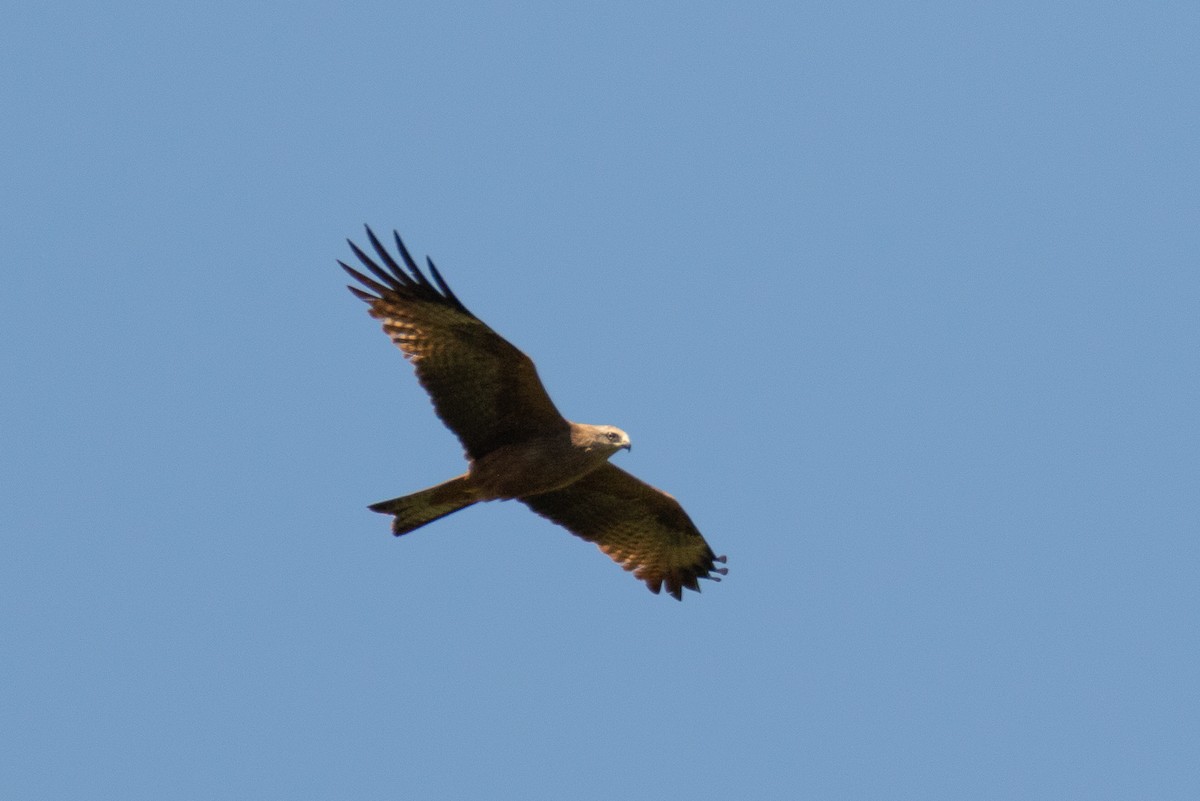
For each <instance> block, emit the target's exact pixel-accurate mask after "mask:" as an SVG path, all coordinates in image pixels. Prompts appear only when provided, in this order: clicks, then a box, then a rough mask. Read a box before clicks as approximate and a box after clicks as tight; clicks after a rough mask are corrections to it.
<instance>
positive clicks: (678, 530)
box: [521, 463, 728, 600]
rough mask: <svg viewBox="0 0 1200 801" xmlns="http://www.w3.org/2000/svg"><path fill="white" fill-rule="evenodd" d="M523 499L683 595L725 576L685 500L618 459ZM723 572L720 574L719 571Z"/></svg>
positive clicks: (653, 582) (655, 583)
mask: <svg viewBox="0 0 1200 801" xmlns="http://www.w3.org/2000/svg"><path fill="white" fill-rule="evenodd" d="M521 501H522V502H523V503H524V504H525V505H527V506H528V507H529V508H530V509H532V510H533V511H535V512H537V513H538V514H539V515H541V516H543V517H545V518H548V519H549V520H552V521H554V522H555V523H558V524H559V525H560V526H562V527H564V528H566V529H567V530H568V531H570V532H571V533H572V534H574V535H576V536H578V537H581V538H583V539H585V540H587V541H589V542H594V543H596V545H597V547H599V548H600V550H601V551H603V552H604V553H606V554H608V555H609V557H611V558H612V560H613V561H614V562H616V563H617V564H619V565H621V566H622V567H623V568H625V569H626V570H629V571H631V572H632V573H633V575H634V577H635V578H638V579H640V580H642V581H644V582H646V586H647V587H649V588H650V591H651V592H654V593H658V592H660V591H661V590H662V587H663V585H664V584H665V585H666V587H667V592H669V593H670V594H671V595H673V596H674V597H675V598H676V599H677V600H683V589H684V588H685V587H686V588H687V589H690V590H695V591H697V592H699V591H700V582H699V579H702V578H703V579H710V580H712V581H720V580H721V578H720V577H721V576H722V575H725V573H727V572H728V571H727V569H726V568H724V567H717V566H716V563H717V562H724V561H725V557H724V556H716V555H715V554H714V553H713V551H712V548H710V547H709V545H708V543H707V542H705V540H704V537H703V536H702V535H701V534H700V531H699V530H698V529H697V528H696V526H695V524H694V523H692V520H691V518H690V517H688V515H687V512H685V511H684V510H683V507H682V506H680V505H679V502H678V501H676V500H675V499H674V498H672V497H671V496H670V495H668V494H667V493H665V492H663V491H662V490H659V489H655V488H654V487H652V486H650V485H649V484H647V483H645V482H644V481H641V480H640V479H637V478H635V477H634V476H632V475H630V474H629V473H627V472H625V471H624V470H622V469H621V468H619V467H617V466H616V465H614V464H611V463H608V464H605V465H604V466H603V467H601V468H600V469H598V470H595V471H594V472H591V473H588V474H587V475H586V476H584V477H583V478H581V479H579V480H578V481H576V482H575V483H574V484H572V485H570V486H568V487H566V488H564V489H560V490H555V491H553V492H546V493H542V494H540V495H531V496H529V497H527V498H522V499H521ZM714 574H717V575H714Z"/></svg>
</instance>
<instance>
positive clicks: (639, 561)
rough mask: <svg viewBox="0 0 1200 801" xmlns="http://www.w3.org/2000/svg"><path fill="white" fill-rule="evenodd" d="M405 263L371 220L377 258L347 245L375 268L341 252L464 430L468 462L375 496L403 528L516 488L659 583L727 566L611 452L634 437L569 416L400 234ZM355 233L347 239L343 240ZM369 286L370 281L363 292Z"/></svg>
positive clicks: (678, 583)
mask: <svg viewBox="0 0 1200 801" xmlns="http://www.w3.org/2000/svg"><path fill="white" fill-rule="evenodd" d="M393 235H394V237H395V240H396V250H397V252H398V253H399V256H400V258H401V259H402V260H403V262H404V263H403V265H401V264H399V263H398V262H397V261H396V259H395V258H394V257H393V256H392V254H391V253H389V252H388V250H387V248H385V247H384V245H383V243H382V242H380V241H379V239H378V238H377V237H376V236H375V233H374V232H373V231H372V230H371V229H370V227H367V238H368V239H369V240H370V243H371V248H372V249H373V250H374V251H375V254H376V256H377V257H378V259H376V258H372V257H371V256H369V255H367V253H366V252H365V251H364V250H363V249H361V248H359V247H358V246H357V245H355V244H354V242H349V244H350V249H351V250H352V251H353V252H354V255H355V256H356V257H357V258H358V260H359V261H360V262H361V263H362V267H363V268H365V270H366V271H367V272H368V273H370V275H366V274H364V273H362V272H359V271H358V270H356V269H354V268H353V267H351V266H350V265H348V264H346V263H345V262H343V261H341V260H339V261H338V264H340V265H341V266H342V268H343V269H344V270H345V271H346V272H347V273H349V274H350V275H351V276H352V277H353V278H354V279H355V280H356V281H358V283H359V284H361V285H362V288H360V287H355V286H350V287H348V288H349V290H350V291H351V292H353V293H354V295H355V296H356V297H358V298H360V299H362V300H364V301H366V302H367V304H369V306H370V311H369V313H370V315H371V316H372V317H375V318H376V319H379V320H381V321H382V322H383V330H384V332H385V333H386V334H387V335H388V336H389V337H391V340H392V342H394V343H395V344H396V345H397V347H399V348H400V350H401V351H402V352H403V353H404V356H405V358H406V359H408V360H409V361H410V362H412V363H413V366H414V367H415V368H416V372H417V378H418V380H419V381H420V382H421V385H422V386H423V387H424V388H425V391H426V392H428V393H429V397H430V399H431V400H432V401H433V406H434V410H435V411H436V412H437V414H438V416H439V417H440V418H441V419H442V422H444V423H445V424H446V426H447V427H448V428H449V429H450V430H451V431H453V432H454V433H455V435H457V436H458V439H459V441H460V442H461V443H462V446H463V448H464V450H465V452H466V453H465V456H466V458H467V461H468V469H467V472H465V473H463V474H462V475H460V476H457V477H456V478H452V479H450V480H449V481H446V482H443V483H441V484H438V485H437V486H434V487H430V488H429V489H425V490H422V491H420V492H416V493H413V494H411V495H405V496H402V497H400V498H393V499H392V500H389V501H381V502H379V503H376V504H372V505H371V506H370V507H368V508H369V509H371V510H372V511H375V512H380V513H383V514H388V515H392V518H393V520H392V532H393V533H394V534H395V535H396V536H400V535H401V534H407V533H408V532H410V531H412V530H413V529H415V528H419V527H420V526H423V525H425V524H426V523H430V522H432V521H434V520H437V519H438V518H441V517H445V516H446V515H448V514H451V513H452V512H457V511H458V510H459V509H463V508H466V507H467V506H470V505H471V504H474V503H478V502H480V501H494V500H510V499H515V500H518V501H520V502H522V503H524V504H525V505H526V506H528V507H529V508H530V509H532V510H533V511H534V512H537V513H538V514H539V515H542V516H543V517H545V518H548V519H549V520H552V521H554V522H555V523H558V524H559V525H561V526H563V527H564V528H566V529H567V530H568V531H570V532H571V533H572V534H575V535H576V536H578V537H581V538H583V539H585V540H588V541H589V542H593V543H595V544H596V545H597V546H598V547H599V548H600V550H601V551H603V552H604V553H606V554H608V556H610V557H611V558H612V559H613V561H615V562H616V563H617V564H619V565H621V566H622V567H623V568H625V569H626V570H629V571H632V572H633V575H634V576H635V577H636V578H638V579H640V580H641V581H644V582H646V586H647V587H649V588H650V590H651V591H652V592H654V593H658V592H660V591H661V590H662V588H663V586H664V585H665V586H666V588H667V592H668V593H670V594H671V595H673V596H674V597H675V598H676V599H677V600H682V599H683V588H684V587H687V588H688V589H691V590H695V591H697V592H699V591H700V585H699V581H698V579H702V578H703V579H710V580H713V581H720V580H721V579H720V576H722V575H725V574H726V573H727V572H728V571H727V569H726V568H724V567H717V565H716V564H715V563H717V562H721V563H724V562H725V557H724V556H716V555H715V554H714V553H713V551H712V549H711V548H710V547H709V546H708V543H707V542H705V541H704V537H703V536H701V534H700V532H699V531H698V530H697V529H696V526H695V525H694V524H693V523H692V521H691V518H689V517H688V516H687V513H686V512H684V511H683V507H682V506H680V505H679V503H678V501H676V500H675V499H674V498H673V497H671V496H670V495H668V494H667V493H665V492H663V491H662V490H659V489H655V488H654V487H652V486H650V485H649V484H646V483H645V482H643V481H640V480H638V479H637V478H634V477H633V476H631V475H630V474H629V473H626V472H625V471H624V470H622V469H621V468H619V467H617V466H616V465H614V464H612V463H610V462H609V461H608V459H609V457H610V456H612V455H613V454H615V453H616V452H617V451H619V450H622V449H624V450H629V448H630V443H629V436H628V435H627V434H626V433H625V432H624V431H622V430H621V429H619V428H616V427H614V426H607V425H585V424H583V423H572V422H570V421H568V420H567V419H566V418H564V417H563V416H562V415H561V414H559V411H558V409H557V408H555V406H554V402H553V401H551V400H550V396H549V395H548V394H547V393H546V389H545V387H543V386H542V382H541V380H540V379H539V378H538V375H537V370H536V369H535V368H534V366H533V362H532V361H531V360H530V359H529V357H528V356H526V355H525V354H524V353H522V352H521V351H519V350H517V348H515V347H514V346H513V345H512V344H510V343H509V342H508V341H507V340H505V339H504V338H503V337H501V336H500V335H499V334H497V333H496V332H495V331H493V330H492V329H491V328H489V327H488V326H487V324H485V323H484V322H483V321H482V320H480V319H479V318H478V317H476V316H475V315H474V314H472V313H471V312H470V311H468V310H467V307H466V306H464V305H463V304H462V302H461V301H460V300H459V299H458V298H457V297H456V296H455V295H454V293H453V292H452V291H450V287H449V286H447V284H446V282H445V281H444V280H443V279H442V276H441V274H440V273H439V272H438V269H437V267H435V266H434V264H433V261H432V260H431V259H428V258H426V262H427V264H428V266H429V273H430V275H432V276H433V281H430V280H429V278H427V277H426V276H425V273H424V272H422V271H421V269H420V268H419V267H418V266H417V263H416V262H415V261H414V260H413V258H412V256H411V255H410V254H409V252H408V248H406V247H405V246H404V242H402V241H401V239H400V235H399V234H397V233H394V234H393ZM347 241H349V240H347ZM364 290H369V291H364Z"/></svg>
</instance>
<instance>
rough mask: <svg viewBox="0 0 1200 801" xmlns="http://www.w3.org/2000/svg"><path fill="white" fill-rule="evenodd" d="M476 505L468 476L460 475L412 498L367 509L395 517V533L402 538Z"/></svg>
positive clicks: (396, 499)
mask: <svg viewBox="0 0 1200 801" xmlns="http://www.w3.org/2000/svg"><path fill="white" fill-rule="evenodd" d="M473 503H475V495H474V493H473V492H471V487H470V484H469V483H468V481H467V476H466V475H465V474H464V475H461V476H459V477H458V478H452V479H450V480H449V481H446V482H443V483H441V484H438V485H437V486H436V487H430V488H429V489H426V490H421V491H420V492H414V493H413V494H412V495H405V496H403V497H401V498H392V499H391V500H390V501H380V502H379V503H373V504H371V505H370V506H368V507H367V508H368V509H370V510H371V511H372V512H379V513H380V514H385V515H392V516H393V519H392V533H393V534H395V535H396V536H397V537H399V536H400V535H401V534H407V533H408V532H410V531H412V530H413V529H414V528H420V527H421V526H423V525H425V524H426V523H432V522H433V521H434V520H437V519H438V518H439V517H445V516H446V515H448V514H451V513H452V512H457V511H458V510H459V509H465V508H466V507H468V506H470V505H471V504H473Z"/></svg>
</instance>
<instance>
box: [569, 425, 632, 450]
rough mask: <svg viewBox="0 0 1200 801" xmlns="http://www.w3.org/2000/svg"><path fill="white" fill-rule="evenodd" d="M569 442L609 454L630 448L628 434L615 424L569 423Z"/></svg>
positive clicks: (578, 446) (579, 446)
mask: <svg viewBox="0 0 1200 801" xmlns="http://www.w3.org/2000/svg"><path fill="white" fill-rule="evenodd" d="M571 444H572V445H574V446H575V447H576V448H580V449H582V450H585V451H591V452H593V453H596V452H598V453H603V454H605V455H606V456H610V455H612V454H614V453H616V452H617V451H619V450H622V449H624V450H631V449H632V448H633V446H632V445H631V444H630V442H629V435H628V434H626V433H625V432H624V431H622V430H621V429H619V428H617V427H616V426H591V425H587V424H586V423H572V424H571Z"/></svg>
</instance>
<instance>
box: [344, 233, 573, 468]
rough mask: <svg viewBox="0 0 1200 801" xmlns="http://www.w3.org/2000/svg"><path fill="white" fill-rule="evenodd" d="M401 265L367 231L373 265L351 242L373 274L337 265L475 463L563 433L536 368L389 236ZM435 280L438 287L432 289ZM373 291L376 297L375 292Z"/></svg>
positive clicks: (431, 267) (433, 270) (562, 422)
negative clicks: (504, 449) (504, 447)
mask: <svg viewBox="0 0 1200 801" xmlns="http://www.w3.org/2000/svg"><path fill="white" fill-rule="evenodd" d="M394 236H395V239H396V248H397V250H398V251H399V254H400V257H401V258H402V259H403V261H404V265H403V266H401V265H400V264H398V263H397V262H396V260H395V259H394V258H393V257H392V255H391V254H390V253H388V251H387V248H385V247H384V246H383V243H381V242H380V241H379V239H378V237H376V236H375V234H374V232H373V231H371V229H370V228H369V227H368V228H367V238H368V239H369V240H370V242H371V247H372V248H373V249H374V251H375V253H376V254H377V255H378V259H379V261H376V260H375V259H372V258H371V257H370V256H368V255H367V254H366V253H365V252H363V250H362V249H361V248H359V247H358V246H357V245H355V244H354V243H353V242H350V248H351V250H353V251H354V255H355V256H357V257H358V260H359V261H360V262H362V265H363V267H365V268H366V269H367V271H369V272H370V273H371V276H373V277H371V276H367V275H364V274H363V273H361V272H359V271H358V270H355V269H354V268H352V267H350V265H348V264H346V263H345V262H342V261H339V262H338V264H341V265H342V268H343V269H345V270H346V272H348V273H349V274H350V275H351V276H353V277H354V278H355V279H356V280H357V281H358V282H359V283H361V284H362V285H363V286H364V287H365V288H366V289H369V290H370V292H365V291H363V290H362V289H359V288H358V287H354V286H351V287H349V289H350V291H351V292H353V293H354V294H355V296H357V297H358V298H361V299H362V300H364V301H366V302H367V303H369V304H370V306H371V311H370V314H371V316H372V317H375V318H377V319H379V320H382V321H383V330H384V332H386V333H387V335H388V336H389V337H391V339H392V341H393V342H395V343H396V345H397V346H398V347H399V348H400V350H401V351H403V352H404V355H405V357H406V358H408V359H409V361H411V362H412V363H413V365H414V366H415V367H416V371H417V378H418V379H419V380H420V382H421V386H423V387H424V388H425V391H426V392H428V393H429V397H430V399H431V400H432V401H433V406H434V409H435V410H436V411H437V414H438V416H439V417H440V418H441V419H442V422H444V423H445V424H446V425H447V427H449V428H450V430H451V431H453V432H454V433H455V434H456V435H457V436H458V439H459V441H461V442H462V444H463V448H465V449H466V452H467V455H468V456H469V457H471V458H477V457H479V456H482V455H483V454H486V453H488V452H490V451H492V450H495V449H496V448H497V447H500V446H502V445H506V444H509V443H512V442H519V441H521V440H524V439H527V438H529V437H531V436H537V435H545V434H548V433H552V432H554V431H558V430H562V429H566V428H567V427H568V423H567V421H566V420H565V419H563V416H562V415H561V414H559V412H558V409H556V408H555V406H554V402H553V401H552V400H550V396H549V395H548V394H546V389H545V387H543V386H542V382H541V379H539V378H538V375H537V370H536V369H535V368H534V366H533V361H532V360H530V358H529V357H528V356H526V355H525V354H524V353H522V352H521V351H519V350H517V348H515V347H514V346H513V345H512V344H510V343H509V342H508V341H507V340H505V339H504V338H503V337H501V336H500V335H499V334H497V333H496V332H495V331H493V330H492V329H491V328H489V327H488V326H487V325H486V324H485V323H484V322H483V321H482V320H480V319H479V318H478V317H476V316H475V315H474V314H472V313H471V312H470V311H468V310H467V307H466V306H464V305H463V304H462V302H461V301H460V300H459V299H458V298H457V297H455V296H454V293H453V292H451V291H450V287H449V286H447V285H446V282H445V281H444V280H442V276H441V275H440V274H439V273H438V270H437V268H436V267H434V265H433V261H432V260H429V259H426V261H427V263H428V264H429V272H430V273H431V274H432V275H433V281H430V280H429V279H428V278H427V277H426V276H425V274H424V273H423V272H421V269H420V268H419V267H418V266H417V263H416V262H415V261H413V258H412V256H411V255H410V254H409V252H408V248H406V247H405V246H404V243H403V242H402V241H401V240H400V235H399V234H394ZM434 282H436V284H435V283H434ZM372 293H374V294H372Z"/></svg>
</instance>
